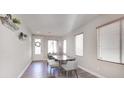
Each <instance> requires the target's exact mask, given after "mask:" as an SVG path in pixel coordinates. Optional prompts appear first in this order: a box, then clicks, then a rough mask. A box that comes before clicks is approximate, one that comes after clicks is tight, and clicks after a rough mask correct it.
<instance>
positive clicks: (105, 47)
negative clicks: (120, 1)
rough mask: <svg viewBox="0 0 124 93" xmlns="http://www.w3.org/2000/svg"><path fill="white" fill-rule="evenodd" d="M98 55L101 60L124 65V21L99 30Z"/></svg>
mask: <svg viewBox="0 0 124 93" xmlns="http://www.w3.org/2000/svg"><path fill="white" fill-rule="evenodd" d="M97 54H98V55H97V56H98V59H100V60H105V61H109V62H114V63H124V20H119V21H116V22H113V23H111V24H108V25H105V26H102V27H100V28H97Z"/></svg>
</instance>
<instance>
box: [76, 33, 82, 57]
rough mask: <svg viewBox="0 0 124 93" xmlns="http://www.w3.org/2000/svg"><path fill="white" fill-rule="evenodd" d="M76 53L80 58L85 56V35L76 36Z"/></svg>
mask: <svg viewBox="0 0 124 93" xmlns="http://www.w3.org/2000/svg"><path fill="white" fill-rule="evenodd" d="M75 52H76V55H78V56H83V34H79V35H76V36H75Z"/></svg>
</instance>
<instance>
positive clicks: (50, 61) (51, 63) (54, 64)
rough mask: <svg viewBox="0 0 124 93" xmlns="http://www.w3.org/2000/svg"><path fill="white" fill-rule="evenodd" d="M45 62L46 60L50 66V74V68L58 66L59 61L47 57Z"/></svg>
mask: <svg viewBox="0 0 124 93" xmlns="http://www.w3.org/2000/svg"><path fill="white" fill-rule="evenodd" d="M47 62H48V65H49V66H50V74H51V71H52V69H54V68H59V63H58V62H56V61H55V60H53V59H48V60H47Z"/></svg>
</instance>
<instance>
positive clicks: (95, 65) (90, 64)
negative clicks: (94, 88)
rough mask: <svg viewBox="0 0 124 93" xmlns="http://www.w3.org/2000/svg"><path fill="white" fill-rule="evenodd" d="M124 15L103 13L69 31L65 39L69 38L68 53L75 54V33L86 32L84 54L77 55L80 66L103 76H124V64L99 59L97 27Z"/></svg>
mask: <svg viewBox="0 0 124 93" xmlns="http://www.w3.org/2000/svg"><path fill="white" fill-rule="evenodd" d="M122 16H124V15H102V16H99V17H97V18H96V19H94V20H91V21H90V22H89V23H88V24H85V25H83V26H80V27H79V28H77V29H74V32H73V33H69V34H68V35H67V36H65V37H64V38H63V39H67V54H68V55H72V56H73V55H74V54H75V42H74V35H75V34H78V33H81V32H84V56H83V57H77V61H78V62H79V66H81V67H83V68H85V69H87V70H89V71H92V72H93V73H97V74H98V75H101V76H103V77H124V65H120V64H114V63H109V62H104V61H99V60H97V33H96V27H97V26H99V25H102V24H104V23H107V22H109V21H112V20H114V19H117V18H120V17H122Z"/></svg>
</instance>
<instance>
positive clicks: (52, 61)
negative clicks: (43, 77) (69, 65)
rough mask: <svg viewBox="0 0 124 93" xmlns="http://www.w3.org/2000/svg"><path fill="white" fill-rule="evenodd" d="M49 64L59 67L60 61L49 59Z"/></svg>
mask: <svg viewBox="0 0 124 93" xmlns="http://www.w3.org/2000/svg"><path fill="white" fill-rule="evenodd" d="M48 64H49V65H50V66H51V67H59V63H57V62H55V61H54V60H48Z"/></svg>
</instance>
